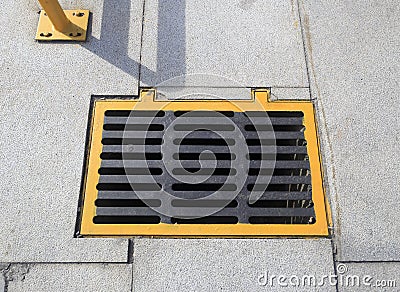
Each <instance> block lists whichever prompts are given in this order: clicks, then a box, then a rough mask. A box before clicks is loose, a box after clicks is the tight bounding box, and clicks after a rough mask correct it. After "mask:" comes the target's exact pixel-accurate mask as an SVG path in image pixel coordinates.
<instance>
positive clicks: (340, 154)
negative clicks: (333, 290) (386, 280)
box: [300, 0, 400, 261]
mask: <svg viewBox="0 0 400 292" xmlns="http://www.w3.org/2000/svg"><path fill="white" fill-rule="evenodd" d="M300 7H301V11H302V13H301V14H302V24H303V26H304V37H305V43H306V47H307V57H308V61H309V62H308V68H309V69H310V77H311V93H312V98H313V99H316V100H317V102H316V103H317V108H318V111H317V114H318V116H319V124H320V130H321V144H322V147H323V151H322V154H323V157H324V161H325V163H324V166H325V168H326V170H327V176H326V178H327V182H328V184H327V187H328V190H329V192H328V195H329V197H330V199H331V200H332V206H333V209H334V213H333V214H334V219H335V228H334V231H335V241H336V244H337V250H338V259H339V260H342V261H399V260H400V242H399V240H398V238H399V236H400V225H399V224H398V219H397V218H398V210H399V208H400V200H399V192H398V190H399V188H400V177H399V169H400V160H399V154H400V148H399V136H400V135H399V125H400V121H399V117H400V105H399V94H400V91H399V86H398V85H399V76H400V74H399V73H400V70H399V69H400V67H399V62H398V60H399V59H400V58H399V57H400V54H399V52H400V51H399V48H398V44H399V43H400V34H399V33H398V32H399V31H400V24H399V22H398V18H399V17H400V8H399V5H398V1H384V2H379V3H378V2H374V3H372V2H365V1H351V2H349V1H335V2H332V3H322V2H319V1H313V0H307V1H303V0H302V1H300Z"/></svg>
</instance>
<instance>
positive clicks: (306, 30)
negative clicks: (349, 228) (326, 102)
mask: <svg viewBox="0 0 400 292" xmlns="http://www.w3.org/2000/svg"><path fill="white" fill-rule="evenodd" d="M300 3H301V7H302V8H303V9H302V11H303V17H304V19H303V27H304V38H305V46H306V50H307V53H308V54H307V55H308V63H309V65H310V66H309V71H310V72H309V74H311V75H312V76H311V77H312V79H313V80H314V85H315V88H316V90H317V99H318V100H319V102H320V103H321V107H320V111H321V114H322V118H323V121H322V122H323V126H324V128H325V132H326V133H327V134H326V137H327V144H328V148H329V152H330V153H329V154H330V155H329V160H330V164H331V169H332V179H333V188H334V196H335V201H336V202H335V203H336V204H335V205H336V212H335V213H336V218H337V220H336V227H335V230H336V231H337V234H338V235H339V236H340V234H341V227H340V221H339V215H340V213H341V210H340V206H339V193H338V189H337V176H336V168H335V164H334V161H335V159H334V154H333V146H332V141H331V138H330V136H329V134H328V124H327V121H326V120H327V119H326V113H325V109H324V107H323V105H322V100H321V89H320V87H319V84H318V82H317V77H316V73H315V72H316V70H315V63H314V57H313V47H312V37H311V32H310V18H309V16H308V15H307V13H306V10H305V8H304V3H303V1H301V0H300V1H299V7H300ZM310 85H311V84H310ZM339 135H341V134H340V133H339ZM325 201H326V206H327V212H328V214H330V216H329V217H330V218H328V221H329V225H330V226H333V218H332V215H331V214H332V210H330V204H329V201H328V198H327V197H326V199H325Z"/></svg>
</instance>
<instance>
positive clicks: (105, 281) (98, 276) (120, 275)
mask: <svg viewBox="0 0 400 292" xmlns="http://www.w3.org/2000/svg"><path fill="white" fill-rule="evenodd" d="M131 283H132V266H131V265H128V264H35V265H32V266H31V267H30V268H29V271H28V272H27V273H26V274H25V275H24V276H23V277H19V278H17V279H14V280H13V281H9V282H8V292H14V291H15V292H22V291H43V292H45V291H49V292H53V291H85V292H86V291H96V292H97V291H107V292H108V291H118V292H120V291H121V292H122V291H131Z"/></svg>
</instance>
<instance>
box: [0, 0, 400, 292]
mask: <svg viewBox="0 0 400 292" xmlns="http://www.w3.org/2000/svg"><path fill="white" fill-rule="evenodd" d="M61 3H62V5H63V6H64V8H65V9H68V8H69V9H72V8H86V9H90V10H91V11H92V13H93V15H92V21H91V27H90V30H89V38H88V41H87V42H86V43H82V44H67V43H60V42H57V43H49V44H47V43H38V42H35V41H34V35H35V32H36V26H37V21H38V14H37V11H38V10H39V9H40V8H39V5H38V4H37V3H36V2H35V1H30V2H29V1H26V2H15V1H11V0H5V1H3V3H2V5H1V6H0V9H1V11H2V12H3V16H2V17H1V18H0V25H1V27H2V28H3V32H4V33H3V34H2V35H1V36H0V54H1V56H2V58H0V68H1V70H0V85H1V86H0V134H1V139H0V165H1V167H0V193H1V195H0V206H1V212H0V213H1V214H0V230H1V232H0V263H2V262H3V264H0V271H1V274H4V277H1V275H0V291H3V290H5V288H6V286H7V289H8V291H61V290H62V291H77V290H79V291H80V290H82V291H98V290H99V289H103V288H104V290H105V291H124V290H126V291H130V290H131V288H133V289H134V291H154V290H157V289H158V290H167V291H168V290H169V291H176V290H201V291H204V290H206V291H207V290H209V291H210V290H228V291H232V290H237V291H248V290H251V291H257V290H267V289H268V288H270V287H263V286H260V285H258V280H259V279H258V277H259V276H260V275H262V273H265V272H269V273H270V275H271V274H274V275H279V274H283V275H286V276H291V275H293V274H294V275H297V276H300V277H302V276H304V275H310V274H311V275H316V276H325V275H330V274H332V273H334V262H333V260H334V259H336V261H345V262H344V263H341V262H336V267H339V265H340V264H345V265H346V266H347V270H346V272H345V275H354V274H356V275H364V274H369V275H371V276H373V279H377V280H396V281H397V287H396V288H394V289H392V288H388V287H386V288H385V289H381V290H382V291H396V289H397V290H398V285H400V283H399V281H400V279H398V275H399V274H400V273H399V272H400V271H399V261H400V243H399V240H398V238H399V236H400V227H399V224H398V222H397V210H398V209H399V207H400V205H399V194H398V189H399V182H400V179H399V172H398V169H399V168H400V160H399V159H398V157H399V154H400V149H399V146H398V145H399V144H398V143H399V128H400V127H399V126H400V123H399V116H400V108H399V103H398V101H399V98H398V95H399V86H398V84H399V76H400V74H399V62H398V60H399V59H400V58H399V57H400V55H399V54H400V50H399V43H400V34H399V31H400V24H399V22H398V18H399V16H400V8H399V5H398V3H397V1H394V0H385V1H381V2H379V3H378V2H374V3H372V2H371V1H369V2H368V1H367V2H366V1H359V0H357V1H344V0H340V1H335V2H331V3H323V4H322V3H320V2H318V1H315V0H298V1H289V0H285V1H280V2H279V3H278V2H276V1H260V0H259V1H257V0H232V1H224V2H223V1H220V2H216V1H210V0H207V1H200V0H196V1H185V0H177V1H168V0H146V1H145V3H144V0H140V1H132V0H121V1H118V2H116V1H112V0H102V1H93V0H84V1H80V0H65V1H61ZM144 4H145V5H144ZM143 8H144V9H145V13H144V14H143ZM298 8H300V17H299V13H298ZM142 20H144V23H142ZM142 24H143V25H144V27H143V31H142ZM180 75H186V76H185V77H184V78H176V77H177V76H180ZM170 78H173V79H172V80H170V81H168V82H165V81H166V80H169V79H170ZM139 79H140V84H141V85H143V86H149V85H157V86H158V88H159V89H160V92H161V93H163V95H160V96H159V98H161V99H163V98H164V99H174V98H176V97H179V96H180V95H182V94H184V95H185V94H186V95H192V96H193V94H194V95H196V93H198V92H199V91H200V92H201V93H205V94H206V95H215V96H217V97H223V98H225V97H226V98H232V97H237V98H248V97H249V95H248V94H249V87H252V86H254V87H272V99H273V100H289V99H299V100H308V99H310V97H311V98H312V100H313V101H314V103H315V105H316V109H317V110H316V113H317V118H318V124H319V134H320V140H321V147H322V158H323V162H324V163H323V165H324V170H325V183H326V184H325V186H326V189H327V195H328V199H329V201H330V202H331V207H332V210H333V216H334V223H335V226H334V229H333V231H334V237H333V243H334V245H335V246H336V250H337V252H338V253H337V254H333V253H332V249H331V240H330V239H320V240H314V239H313V240H310V239H279V240H278V239H247V240H232V239H218V240H217V239H201V240H197V239H191V240H189V239H184V240H183V239H135V240H134V254H133V257H132V258H133V266H132V265H131V264H127V260H128V240H127V239H112V238H108V239H104V238H97V239H90V238H87V239H75V238H74V237H73V235H74V228H75V219H76V212H77V210H76V207H77V203H78V196H79V191H80V182H81V174H82V162H83V154H84V143H85V134H86V123H87V114H88V110H89V101H90V96H91V95H94V94H114V95H132V94H137V93H138V86H139ZM160 83H161V84H160ZM185 86H186V88H185ZM196 86H199V87H196ZM309 86H310V88H308V87H309ZM187 87H191V88H189V89H188V88H187ZM193 87H196V88H195V90H194V89H193ZM177 88H178V89H179V90H176V89H177ZM225 88H226V90H225ZM243 88H244V89H243ZM193 90H194V91H193ZM310 93H311V95H310ZM197 98H198V97H197ZM348 261H350V262H352V263H348ZM353 261H357V262H358V263H353ZM371 261H375V263H373V262H371ZM388 261H396V262H388ZM10 262H11V263H18V264H12V265H11V266H9V264H8V263H10ZM112 262H114V263H117V264H106V263H112ZM61 263H64V264H61ZM122 263H125V264H122ZM337 274H338V276H340V271H339V269H338V271H337ZM132 277H133V278H132ZM132 283H133V287H131V285H132ZM274 288H276V289H275V290H283V291H291V290H293V291H299V290H303V291H310V290H313V289H314V290H319V291H321V290H323V291H330V290H332V291H335V289H336V288H337V289H338V291H358V290H359V291H366V289H365V288H366V287H363V286H360V287H357V288H356V287H344V286H343V285H338V286H337V287H334V286H326V287H323V289H319V288H320V287H311V288H310V287H309V286H307V287H295V288H293V287H290V288H288V287H283V288H282V287H278V286H277V284H276V283H275V287H274ZM279 288H282V289H279ZM374 288H376V287H373V288H371V289H370V290H372V291H374Z"/></svg>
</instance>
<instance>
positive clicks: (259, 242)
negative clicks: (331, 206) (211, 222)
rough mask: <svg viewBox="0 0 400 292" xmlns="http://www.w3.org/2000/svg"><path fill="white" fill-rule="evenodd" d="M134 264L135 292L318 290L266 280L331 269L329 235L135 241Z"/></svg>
mask: <svg viewBox="0 0 400 292" xmlns="http://www.w3.org/2000/svg"><path fill="white" fill-rule="evenodd" d="M133 266H134V267H133V290H134V291H266V290H275V291H276V290H282V289H284V291H320V290H318V289H321V287H314V286H307V284H306V285H305V286H290V285H289V284H288V283H287V282H288V279H286V283H287V284H288V286H287V287H286V286H280V285H279V283H278V282H276V281H274V280H271V279H272V278H273V275H275V276H277V277H278V276H281V275H282V276H285V277H287V278H289V277H291V276H294V277H299V278H301V277H303V276H305V275H309V276H313V275H314V276H315V277H317V278H318V277H321V276H323V275H330V274H331V275H333V273H334V271H333V257H332V250H331V242H330V240H328V239H319V240H312V239H309V240H305V239H135V243H134V254H133ZM275 280H276V279H275ZM281 282H282V283H283V284H285V280H282V281H281ZM270 283H272V285H271V284H270ZM293 283H295V281H293ZM264 284H265V285H264ZM324 291H336V290H335V287H334V286H329V285H328V283H327V285H326V286H324Z"/></svg>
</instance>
